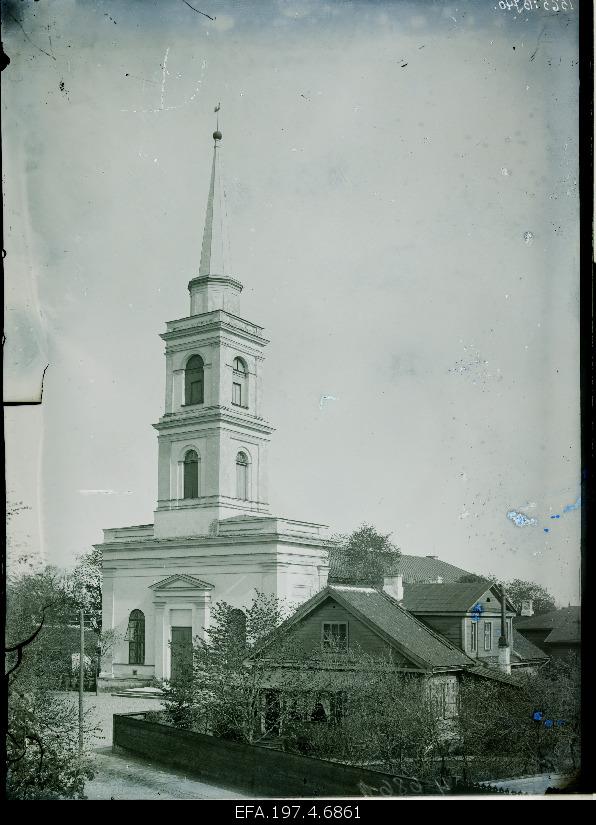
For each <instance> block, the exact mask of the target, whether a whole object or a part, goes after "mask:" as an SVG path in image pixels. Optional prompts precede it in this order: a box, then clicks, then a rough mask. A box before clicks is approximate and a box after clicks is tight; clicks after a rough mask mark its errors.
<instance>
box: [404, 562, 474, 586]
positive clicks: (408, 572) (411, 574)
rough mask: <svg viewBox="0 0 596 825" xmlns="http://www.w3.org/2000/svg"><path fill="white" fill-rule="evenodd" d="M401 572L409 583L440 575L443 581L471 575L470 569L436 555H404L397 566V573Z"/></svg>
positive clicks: (426, 580) (452, 580)
mask: <svg viewBox="0 0 596 825" xmlns="http://www.w3.org/2000/svg"><path fill="white" fill-rule="evenodd" d="M399 574H401V575H402V576H403V577H404V582H407V583H414V582H432V581H436V580H437V579H438V578H439V576H440V577H441V578H442V579H443V582H456V581H457V580H458V579H459V578H460V577H461V576H468V575H470V573H469V571H468V570H463V569H462V568H461V567H456V566H455V565H454V564H449V562H446V561H441V559H437V558H435V557H434V556H402V557H401V558H400V559H399V561H398V562H397V563H396V567H395V575H396V576H397V575H399Z"/></svg>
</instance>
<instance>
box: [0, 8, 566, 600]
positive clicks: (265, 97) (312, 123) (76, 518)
mask: <svg viewBox="0 0 596 825" xmlns="http://www.w3.org/2000/svg"><path fill="white" fill-rule="evenodd" d="M502 5H503V6H506V4H502ZM522 5H523V4H522ZM572 5H573V7H574V8H573V10H571V9H569V10H568V11H567V12H558V13H554V12H549V11H545V10H544V8H543V6H542V3H540V4H539V6H540V8H538V9H536V8H532V10H531V11H530V10H528V11H523V12H522V13H519V12H517V11H516V10H515V8H513V9H510V10H507V8H505V9H503V8H502V7H499V4H498V3H493V2H486V3H485V2H480V0H464V2H458V3H444V2H424V0H418V2H412V3H407V2H399V1H397V0H396V2H372V0H370V1H369V2H341V0H334V1H333V2H328V3H324V2H307V1H306V0H305V1H304V2H290V0H288V1H287V2H285V1H283V0H259V2H254V1H253V0H246V2H241V1H240V0H235V1H234V2H231V0H218V2H215V1H214V0H194V2H192V3H191V4H190V5H189V4H187V3H185V2H184V0H160V2H150V0H144V2H140V0H138V1H137V2H132V0H128V1H127V2H107V1H106V2H90V1H89V0H86V2H77V1H76V0H39V2H36V3H29V2H24V0H20V1H19V0H11V2H6V0H5V2H3V3H2V17H3V26H4V28H3V35H2V37H3V43H4V48H5V50H6V53H7V54H8V56H9V57H10V61H11V62H10V64H9V66H8V68H7V69H6V70H5V71H4V72H3V73H2V92H3V95H2V97H3V100H2V120H3V126H2V148H3V157H4V167H5V172H4V199H5V205H4V210H5V211H4V220H5V227H7V228H5V247H6V252H7V257H6V260H5V267H6V278H7V290H6V294H7V299H6V301H7V311H6V313H5V315H6V321H5V335H6V347H5V350H6V352H5V368H6V376H5V395H6V397H8V398H9V399H11V400H24V399H30V398H34V397H35V396H37V397H39V393H40V387H41V377H42V373H43V370H44V368H45V367H46V365H48V366H47V369H46V371H45V375H44V380H43V400H42V403H41V405H38V406H27V407H11V408H8V409H7V415H6V425H5V440H6V453H7V459H6V461H7V466H6V474H7V486H8V497H9V502H10V501H22V502H23V503H25V504H26V505H27V506H28V507H29V509H28V510H25V511H22V512H20V513H18V514H17V515H16V516H15V517H14V518H13V519H11V524H10V538H11V541H12V546H13V548H17V549H19V548H27V549H34V550H36V551H38V552H39V553H40V554H41V555H42V556H43V558H44V559H45V560H46V561H48V562H50V563H53V564H56V565H59V566H68V565H71V564H72V563H73V562H74V560H75V558H76V556H77V555H78V554H80V553H83V552H85V551H87V550H88V549H89V547H90V546H91V545H92V544H94V543H98V542H100V541H101V540H102V529H103V528H107V527H116V526H125V525H128V524H145V523H150V522H151V521H152V520H153V510H154V508H155V505H156V495H157V437H156V432H155V430H154V429H153V427H152V426H151V425H152V424H153V423H155V422H157V421H158V419H159V417H160V415H161V414H162V413H163V405H164V379H165V359H164V357H163V342H162V341H161V339H160V338H159V333H161V332H163V331H165V323H166V321H168V320H173V319H175V318H182V317H185V316H186V315H187V314H188V293H187V283H188V281H189V280H190V278H192V277H193V276H195V275H196V274H197V271H198V266H199V258H200V247H201V238H202V229H203V221H204V214H205V204H206V198H207V190H208V181H209V173H210V160H211V151H212V140H211V133H212V131H213V129H214V114H213V109H214V106H215V105H216V104H217V103H218V102H221V111H220V128H221V130H222V132H223V140H222V147H221V158H222V163H223V168H224V175H225V180H226V191H227V201H228V219H229V236H230V242H231V256H232V263H233V267H232V269H233V273H232V274H233V275H234V276H235V277H237V278H238V279H239V280H240V281H242V283H243V284H244V292H243V293H242V303H241V306H242V315H243V316H244V317H246V318H247V319H250V320H251V321H254V322H255V323H258V324H261V325H263V326H264V327H265V335H266V337H267V338H268V339H270V342H271V343H270V344H269V346H268V348H267V360H266V362H265V369H266V373H265V410H266V416H267V418H268V419H269V420H270V421H271V422H272V423H273V424H274V426H275V427H276V432H275V434H274V435H273V440H272V445H271V450H270V465H269V479H270V484H269V487H270V502H271V509H272V512H274V513H275V514H278V515H281V516H284V517H288V518H297V519H301V520H307V521H315V522H321V523H324V524H327V525H329V528H330V532H331V533H336V532H341V533H347V532H350V531H351V530H353V529H355V528H356V527H358V526H359V525H360V524H362V523H369V524H372V525H374V526H375V527H376V528H377V529H378V530H379V531H381V532H384V533H391V538H392V540H393V541H394V543H395V544H396V545H397V546H398V547H399V548H400V549H401V550H402V552H404V553H408V554H418V555H427V554H428V555H430V554H433V555H438V556H439V557H440V558H441V559H443V560H445V561H448V562H451V563H453V564H456V565H458V566H460V567H463V568H464V569H467V570H472V571H474V572H479V573H484V574H494V575H496V576H498V577H499V578H503V579H512V578H523V579H531V580H534V581H537V582H538V583H540V584H543V585H545V586H546V587H547V588H548V589H549V590H550V591H551V592H552V593H553V594H554V595H555V596H556V598H557V600H558V602H559V603H560V604H567V603H568V602H571V603H578V600H579V558H580V553H579V539H580V507H581V502H580V500H579V496H580V440H579V255H578V248H579V241H578V236H579V225H578V215H579V201H578V184H577V174H578V143H577V138H578V68H577V60H578V45H577V40H578V19H579V12H578V3H576V2H575V3H572ZM191 6H194V9H193V8H191ZM551 6H552V4H551ZM206 15H209V17H212V18H215V19H214V20H211V19H209V17H207V16H206Z"/></svg>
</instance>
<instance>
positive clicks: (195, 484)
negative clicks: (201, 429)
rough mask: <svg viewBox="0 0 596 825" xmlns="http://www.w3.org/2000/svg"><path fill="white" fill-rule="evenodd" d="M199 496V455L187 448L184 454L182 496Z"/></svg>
mask: <svg viewBox="0 0 596 825" xmlns="http://www.w3.org/2000/svg"><path fill="white" fill-rule="evenodd" d="M198 497H199V456H198V455H197V452H196V450H189V451H188V452H187V453H186V455H185V456H184V498H198Z"/></svg>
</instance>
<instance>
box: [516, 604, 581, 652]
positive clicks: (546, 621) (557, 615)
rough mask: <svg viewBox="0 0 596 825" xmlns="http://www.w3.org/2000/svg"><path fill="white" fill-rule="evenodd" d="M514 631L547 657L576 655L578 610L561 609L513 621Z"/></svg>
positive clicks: (579, 641)
mask: <svg viewBox="0 0 596 825" xmlns="http://www.w3.org/2000/svg"><path fill="white" fill-rule="evenodd" d="M514 627H515V630H516V631H517V632H518V633H519V634H520V635H521V636H523V637H524V638H525V639H527V640H528V641H529V642H530V643H532V644H534V645H535V646H536V647H538V648H540V649H541V650H543V651H544V653H546V654H547V655H548V656H553V657H557V658H560V657H565V656H569V655H578V654H579V652H580V644H581V629H580V608H579V607H578V606H571V605H570V606H569V607H561V608H559V609H558V610H550V611H549V612H548V613H543V614H541V615H536V616H520V617H518V618H516V619H514Z"/></svg>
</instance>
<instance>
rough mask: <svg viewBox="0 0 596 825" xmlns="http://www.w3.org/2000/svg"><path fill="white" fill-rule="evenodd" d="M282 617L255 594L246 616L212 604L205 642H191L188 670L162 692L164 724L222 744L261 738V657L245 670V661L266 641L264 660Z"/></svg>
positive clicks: (272, 600) (274, 602)
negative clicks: (213, 737)
mask: <svg viewBox="0 0 596 825" xmlns="http://www.w3.org/2000/svg"><path fill="white" fill-rule="evenodd" d="M287 612H288V610H287V607H286V606H285V605H284V604H283V602H282V601H281V600H279V599H277V598H276V597H274V596H267V595H265V594H264V593H259V592H257V593H256V596H255V598H254V599H253V601H252V603H251V605H250V606H249V607H248V608H247V609H246V611H242V610H239V609H237V608H234V607H232V606H231V605H230V604H228V603H227V602H223V601H222V602H218V603H217V604H216V605H215V606H214V608H213V610H212V614H211V624H210V627H209V629H208V631H207V632H206V636H205V638H204V639H198V638H197V639H195V641H194V649H193V665H192V670H189V671H187V672H181V673H180V674H179V675H178V676H177V677H176V678H175V679H172V680H171V681H170V682H166V683H165V684H164V686H163V687H164V716H165V719H166V721H168V722H169V723H170V724H173V725H176V726H177V727H182V728H187V729H188V728H192V729H195V730H199V731H202V732H205V733H207V732H209V733H213V734H214V735H217V736H221V737H222V738H229V739H236V740H242V741H246V742H254V741H256V740H258V739H260V738H262V736H263V735H264V732H263V730H262V717H261V710H262V695H263V674H264V671H265V668H266V665H265V657H264V656H259V655H257V656H256V657H254V658H252V659H251V661H250V663H249V664H247V658H248V657H249V656H250V654H251V653H253V652H254V651H255V650H256V649H257V648H258V646H259V645H260V643H261V642H262V641H263V640H264V639H265V637H268V639H269V642H270V644H269V646H268V647H267V657H268V658H267V661H268V660H269V658H270V657H271V656H272V655H273V650H274V649H275V646H276V639H275V635H274V634H275V631H276V629H277V628H278V627H279V625H280V624H281V622H282V621H283V619H284V618H285V616H286V615H287ZM279 641H280V645H281V646H282V647H284V644H285V643H284V642H283V641H282V640H281V639H280V640H279ZM266 732H267V731H265V734H266Z"/></svg>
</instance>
